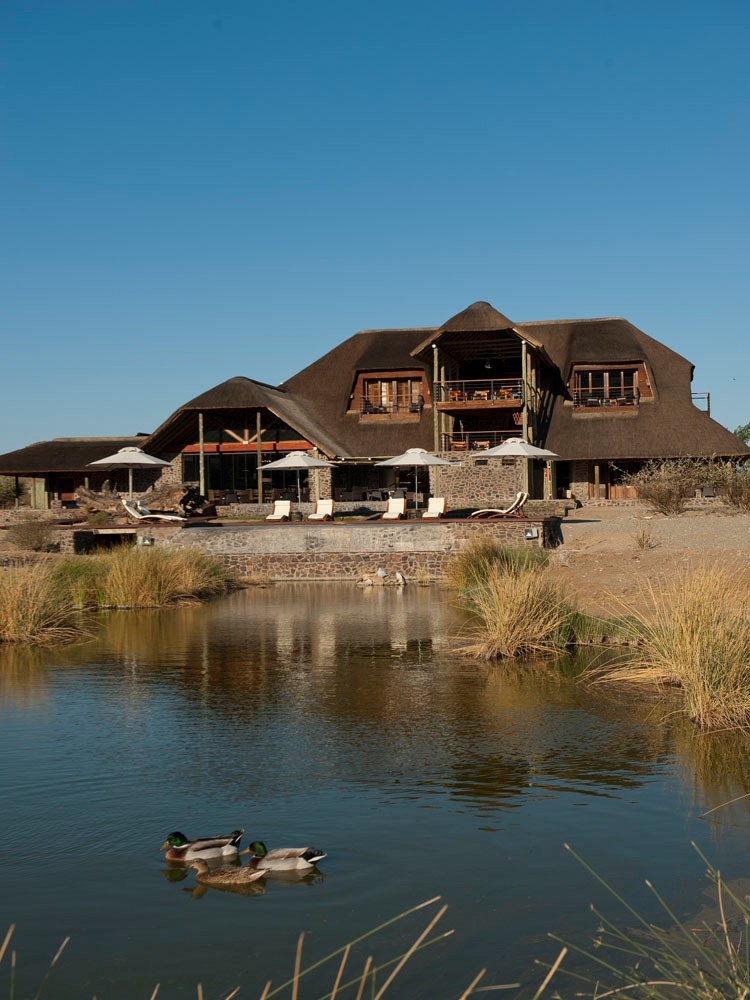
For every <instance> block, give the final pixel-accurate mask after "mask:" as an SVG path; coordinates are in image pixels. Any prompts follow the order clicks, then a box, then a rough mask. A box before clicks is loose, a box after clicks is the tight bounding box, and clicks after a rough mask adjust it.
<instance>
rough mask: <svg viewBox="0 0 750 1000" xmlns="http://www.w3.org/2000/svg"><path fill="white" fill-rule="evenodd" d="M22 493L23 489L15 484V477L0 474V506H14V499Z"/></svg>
mask: <svg viewBox="0 0 750 1000" xmlns="http://www.w3.org/2000/svg"><path fill="white" fill-rule="evenodd" d="M22 495H23V489H22V488H21V487H20V486H16V481H15V479H11V478H10V477H9V476H0V507H14V506H15V503H16V500H18V498H19V497H20V496H22Z"/></svg>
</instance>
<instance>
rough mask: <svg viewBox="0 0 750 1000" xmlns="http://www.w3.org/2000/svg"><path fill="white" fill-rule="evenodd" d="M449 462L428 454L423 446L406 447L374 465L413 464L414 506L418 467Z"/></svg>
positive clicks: (415, 504)
mask: <svg viewBox="0 0 750 1000" xmlns="http://www.w3.org/2000/svg"><path fill="white" fill-rule="evenodd" d="M450 464H451V463H450V462H448V461H446V460H445V459H444V458H439V457H438V456H437V455H432V454H430V452H429V451H426V450H425V449H424V448H407V449H406V451H405V452H404V453H403V455H396V457H395V458H386V459H385V460H384V461H382V462H376V463H375V465H394V466H401V467H407V466H412V465H413V466H414V506H415V507H417V508H418V507H419V501H418V499H417V497H418V495H419V491H418V489H417V486H418V476H419V470H420V468H423V467H424V466H426V465H450Z"/></svg>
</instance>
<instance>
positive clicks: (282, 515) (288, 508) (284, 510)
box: [266, 500, 292, 521]
mask: <svg viewBox="0 0 750 1000" xmlns="http://www.w3.org/2000/svg"><path fill="white" fill-rule="evenodd" d="M291 513H292V501H291V500H274V502H273V510H272V511H271V513H270V514H267V515H266V520H267V521H288V520H289V516H290V514H291Z"/></svg>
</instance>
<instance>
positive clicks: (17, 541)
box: [8, 517, 55, 552]
mask: <svg viewBox="0 0 750 1000" xmlns="http://www.w3.org/2000/svg"><path fill="white" fill-rule="evenodd" d="M8 537H9V538H10V540H11V542H12V543H13V544H14V545H17V546H18V548H19V549H27V550H28V551H30V552H52V551H53V550H54V548H55V543H54V537H55V527H54V525H53V524H52V523H51V522H50V521H47V520H45V519H44V518H40V517H29V518H28V519H26V520H23V521H19V522H18V523H17V524H13V525H11V527H10V528H8Z"/></svg>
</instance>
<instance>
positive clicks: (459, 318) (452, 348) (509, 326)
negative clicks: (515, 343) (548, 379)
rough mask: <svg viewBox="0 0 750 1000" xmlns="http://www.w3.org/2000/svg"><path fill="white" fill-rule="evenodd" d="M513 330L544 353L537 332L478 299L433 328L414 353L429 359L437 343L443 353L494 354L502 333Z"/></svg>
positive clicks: (513, 332) (423, 358)
mask: <svg viewBox="0 0 750 1000" xmlns="http://www.w3.org/2000/svg"><path fill="white" fill-rule="evenodd" d="M509 333H512V334H514V335H515V336H516V337H518V339H519V340H525V341H526V342H527V343H528V344H529V345H530V346H531V347H532V348H533V349H535V350H536V351H537V353H540V354H542V356H544V348H543V345H542V344H541V343H540V341H539V340H537V339H536V337H535V336H534V335H533V334H531V333H530V332H529V331H527V330H525V329H523V328H522V327H521V326H518V325H517V324H516V323H514V322H513V321H512V320H509V319H508V317H507V316H504V315H503V313H501V312H498V311H497V309H495V308H494V306H491V305H490V303H489V302H474V303H473V304H472V305H470V306H468V307H467V308H466V309H463V310H462V311H461V312H460V313H456V315H455V316H452V317H451V318H450V319H449V320H448V321H447V322H446V323H443V325H442V326H440V327H437V328H433V329H432V330H431V332H430V335H429V336H428V337H427V338H426V339H424V340H423V341H422V342H421V343H420V344H418V345H417V347H416V348H415V350H414V351H413V352H412V353H413V354H414V356H415V357H418V358H421V359H422V360H424V361H425V362H426V363H429V362H430V361H431V358H432V345H433V344H437V346H438V350H439V351H441V353H444V354H446V353H447V354H449V355H450V354H455V355H457V356H460V358H461V359H462V360H467V359H470V358H487V357H492V356H493V353H494V347H495V345H496V344H497V341H498V337H499V335H501V334H509ZM547 360H548V359H547Z"/></svg>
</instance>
